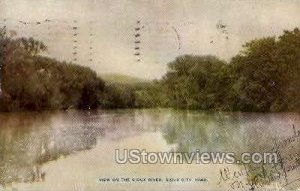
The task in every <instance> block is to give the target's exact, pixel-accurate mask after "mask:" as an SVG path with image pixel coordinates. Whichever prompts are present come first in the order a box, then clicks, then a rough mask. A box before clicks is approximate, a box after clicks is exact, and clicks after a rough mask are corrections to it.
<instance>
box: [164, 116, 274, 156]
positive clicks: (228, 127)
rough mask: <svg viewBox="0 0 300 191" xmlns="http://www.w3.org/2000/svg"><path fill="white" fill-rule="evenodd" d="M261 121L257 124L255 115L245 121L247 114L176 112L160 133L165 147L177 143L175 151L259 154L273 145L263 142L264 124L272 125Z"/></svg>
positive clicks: (266, 126)
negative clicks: (254, 152) (162, 134)
mask: <svg viewBox="0 0 300 191" xmlns="http://www.w3.org/2000/svg"><path fill="white" fill-rule="evenodd" d="M262 119H263V121H262V122H261V123H258V122H257V121H258V120H259V119H258V118H257V116H256V117H255V116H253V117H252V118H250V119H249V116H248V115H247V114H238V113H231V114H229V113H222V112H214V113H207V112H202V113H200V112H198V111H180V112H174V113H173V115H172V117H171V118H169V120H168V121H167V122H166V123H165V124H164V125H163V133H164V138H165V139H166V141H167V143H168V144H177V151H179V152H191V151H195V150H196V149H199V150H200V151H201V152H206V151H209V152H218V151H222V152H236V153H242V152H253V151H254V149H256V152H259V151H260V152H262V151H265V150H266V149H270V144H273V143H270V142H268V143H266V142H265V138H266V136H267V135H270V133H268V131H270V128H269V127H268V125H269V126H270V125H273V124H272V123H271V121H270V119H269V117H268V116H264V117H263V118H262ZM274 120H276V118H274ZM271 128H272V127H271ZM270 136H271V135H270Z"/></svg>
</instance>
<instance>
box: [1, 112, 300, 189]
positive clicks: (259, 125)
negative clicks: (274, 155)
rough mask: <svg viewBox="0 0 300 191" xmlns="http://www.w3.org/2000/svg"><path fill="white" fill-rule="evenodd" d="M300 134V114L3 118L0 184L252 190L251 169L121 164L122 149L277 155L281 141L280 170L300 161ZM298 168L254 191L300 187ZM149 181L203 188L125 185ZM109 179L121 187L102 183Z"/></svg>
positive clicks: (108, 114)
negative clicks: (119, 152) (118, 155)
mask: <svg viewBox="0 0 300 191" xmlns="http://www.w3.org/2000/svg"><path fill="white" fill-rule="evenodd" d="M299 129H300V114H299V113H240V112H201V111H189V110H172V109H140V110H139V109H136V110H133V109H128V110H96V111H76V110H74V111H51V112H50V111H49V112H39V113H38V112H24V113H1V114H0V184H1V185H2V186H1V187H2V188H3V189H5V190H64V191H65V190H87V191H88V190H120V189H121V190H197V189H201V190H203V189H205V190H209V189H213V190H216V189H224V188H226V189H228V190H230V189H236V188H240V189H241V188H243V189H245V190H249V188H251V185H249V182H247V179H249V178H251V177H253V174H255V173H257V169H255V170H253V169H252V171H251V172H250V171H249V170H248V171H247V170H245V171H244V170H243V169H246V167H245V166H244V165H237V164H201V165H200V164H187V163H184V164H129V163H127V164H117V163H116V161H115V150H116V149H120V150H122V149H133V148H135V149H140V150H143V149H144V150H147V151H151V152H170V151H176V152H192V151H195V150H200V151H201V152H235V153H243V152H262V151H266V152H267V151H269V152H270V151H272V149H274V145H275V142H277V144H278V145H279V146H278V147H280V149H282V152H281V153H282V155H285V156H289V159H286V160H284V161H285V162H284V164H283V163H281V167H282V164H283V166H286V168H287V165H290V164H291V163H292V162H288V161H298V160H299V148H300V147H299V146H300V141H299V137H298V136H297V132H298V131H299ZM291 139H292V140H291ZM287 140H288V141H287ZM286 148H289V149H286ZM290 155H294V156H290ZM281 157H284V156H281ZM293 167H294V168H293V169H292V170H286V168H285V169H284V168H283V169H277V171H276V172H278V173H277V175H280V177H279V178H278V179H276V180H273V179H272V181H270V177H271V176H266V175H264V176H263V177H260V180H257V181H256V182H255V185H252V187H253V186H257V187H259V186H264V187H271V188H275V187H276V188H288V189H291V188H299V182H298V178H300V173H299V172H300V171H299V168H298V166H297V165H293ZM224 169H225V172H227V176H226V177H224V173H222V172H224ZM228 169H229V170H228ZM249 169H250V168H249ZM267 169H271V168H267ZM235 172H239V176H235V174H236V173H235ZM279 172H280V173H279ZM231 174H233V176H231ZM149 177H151V178H153V179H155V178H161V179H163V180H166V179H167V178H169V180H173V179H174V180H176V178H180V179H181V178H191V179H197V178H200V179H203V180H204V181H199V182H194V181H192V182H189V181H181V180H180V181H177V182H176V181H170V182H166V181H163V182H142V181H136V182H134V183H132V182H131V183H128V182H126V181H125V182H124V181H123V179H125V178H129V179H132V178H138V179H142V178H149ZM106 178H115V179H118V180H122V181H119V182H105V181H103V180H104V179H106ZM138 179H137V180H138ZM265 180H267V181H265ZM0 190H1V189H0Z"/></svg>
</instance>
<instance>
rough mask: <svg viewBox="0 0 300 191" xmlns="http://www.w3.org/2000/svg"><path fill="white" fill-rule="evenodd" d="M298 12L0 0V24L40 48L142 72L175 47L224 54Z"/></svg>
mask: <svg viewBox="0 0 300 191" xmlns="http://www.w3.org/2000/svg"><path fill="white" fill-rule="evenodd" d="M299 13H300V1H297V0H285V1H280V0H272V1H271V0H263V1H262V0H251V1H250V0H243V1H241V0H232V1H224V0H219V1H217V0H215V1H214V0H206V1H205V0H184V1H182V0H174V1H171V0H144V1H141V0H114V1H111V0H1V1H0V24H1V25H6V26H7V27H8V28H9V29H10V30H12V31H16V32H17V34H18V35H19V36H33V37H34V38H37V39H39V40H42V41H44V42H45V43H46V44H47V45H48V48H49V51H48V53H47V54H48V55H50V56H53V57H55V58H57V59H59V60H67V61H74V62H76V63H78V64H81V65H85V66H89V67H91V68H92V69H94V70H96V71H97V72H98V73H99V74H100V73H123V74H128V75H132V76H137V77H142V78H159V77H160V76H161V75H163V74H164V73H165V72H166V70H167V63H168V62H170V61H172V60H173V59H175V57H176V56H178V55H181V54H199V55H203V54H212V55H216V56H218V57H220V58H222V59H226V60H230V58H231V57H232V56H234V55H235V54H237V53H238V51H239V50H240V49H241V47H242V44H244V43H245V42H247V41H249V40H251V39H254V38H260V37H266V36H274V35H280V34H281V33H282V31H283V30H285V29H289V30H291V29H293V28H294V27H299V25H300V17H299ZM4 19H6V20H4ZM47 20H49V22H46V21H47ZM20 21H22V22H20ZM24 22H26V23H27V24H24ZM136 28H139V30H136ZM137 34H138V35H137ZM137 42H139V43H137Z"/></svg>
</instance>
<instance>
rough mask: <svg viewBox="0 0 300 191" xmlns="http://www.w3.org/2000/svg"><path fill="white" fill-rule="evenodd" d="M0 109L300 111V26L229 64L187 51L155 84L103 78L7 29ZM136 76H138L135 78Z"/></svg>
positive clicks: (257, 43) (1, 54) (251, 46)
mask: <svg viewBox="0 0 300 191" xmlns="http://www.w3.org/2000/svg"><path fill="white" fill-rule="evenodd" d="M0 45H1V46H0V67H1V69H0V73H1V76H0V77H1V78H0V79H1V81H0V82H1V89H2V93H0V110H1V111H18V110H45V109H68V108H77V109H90V108H91V109H93V108H99V107H100V108H132V107H176V108H184V109H201V110H223V111H251V112H258V111H259V112H267V111H299V110H300V31H299V29H297V28H296V29H294V30H293V31H284V33H283V35H281V36H279V37H278V38H275V37H268V38H262V39H255V40H252V41H250V42H248V43H246V44H245V45H244V46H243V50H242V51H241V52H240V53H239V54H238V55H236V56H235V57H233V58H232V59H231V61H230V62H226V61H223V60H220V59H218V58H217V57H215V56H210V55H205V56H196V55H183V56H180V57H178V58H176V59H175V60H174V61H173V62H171V63H169V65H168V67H169V71H168V72H167V73H166V74H165V75H164V76H163V78H162V79H160V80H155V81H153V82H151V83H149V82H142V83H132V82H131V83H130V84H126V83H104V81H103V80H102V79H101V78H99V77H97V74H96V73H95V72H94V71H92V70H91V69H89V68H87V67H82V66H78V65H74V64H72V63H66V62H60V61H57V60H55V59H51V58H47V57H44V56H41V55H40V53H41V52H43V51H46V50H47V47H46V46H45V45H44V44H43V43H42V42H39V41H36V40H34V39H32V38H28V39H26V38H18V39H14V38H11V37H8V36H7V35H6V34H5V30H1V31H0ZM131 81H132V80H131Z"/></svg>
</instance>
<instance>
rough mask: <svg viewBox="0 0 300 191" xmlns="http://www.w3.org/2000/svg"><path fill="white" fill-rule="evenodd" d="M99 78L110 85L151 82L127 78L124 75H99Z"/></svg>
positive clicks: (131, 77)
mask: <svg viewBox="0 0 300 191" xmlns="http://www.w3.org/2000/svg"><path fill="white" fill-rule="evenodd" d="M100 77H101V78H102V79H103V80H104V81H105V82H107V83H112V84H143V83H148V82H151V80H147V79H142V78H137V77H133V76H128V75H124V74H118V73H111V74H101V75H100Z"/></svg>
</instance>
